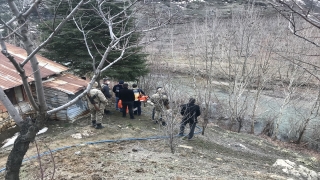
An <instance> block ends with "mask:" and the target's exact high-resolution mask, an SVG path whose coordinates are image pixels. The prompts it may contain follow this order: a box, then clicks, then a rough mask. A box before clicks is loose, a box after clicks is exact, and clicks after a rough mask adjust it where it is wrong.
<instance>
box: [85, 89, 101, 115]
mask: <svg viewBox="0 0 320 180" xmlns="http://www.w3.org/2000/svg"><path fill="white" fill-rule="evenodd" d="M87 97H88V99H89V101H90V103H91V104H92V105H93V106H94V108H95V109H96V111H100V109H99V108H98V107H97V104H96V103H95V102H94V99H95V98H96V97H97V96H96V95H94V96H93V97H91V96H90V95H89V93H87Z"/></svg>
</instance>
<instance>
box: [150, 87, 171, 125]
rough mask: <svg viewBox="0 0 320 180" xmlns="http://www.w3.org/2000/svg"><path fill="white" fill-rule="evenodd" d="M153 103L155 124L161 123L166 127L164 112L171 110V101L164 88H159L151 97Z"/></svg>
mask: <svg viewBox="0 0 320 180" xmlns="http://www.w3.org/2000/svg"><path fill="white" fill-rule="evenodd" d="M151 102H152V104H153V105H154V111H155V114H154V120H155V123H158V122H159V121H161V124H162V125H163V126H165V125H166V122H165V121H164V120H163V119H162V115H163V112H164V110H167V109H169V100H168V96H167V95H166V94H165V93H164V92H163V90H162V88H160V87H159V88H157V92H156V93H155V94H153V95H152V96H151Z"/></svg>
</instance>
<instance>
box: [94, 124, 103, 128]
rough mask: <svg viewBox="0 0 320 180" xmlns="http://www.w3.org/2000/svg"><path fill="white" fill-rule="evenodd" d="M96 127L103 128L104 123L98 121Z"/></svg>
mask: <svg viewBox="0 0 320 180" xmlns="http://www.w3.org/2000/svg"><path fill="white" fill-rule="evenodd" d="M95 128H96V129H102V128H104V126H102V124H101V123H97V125H96V127H95Z"/></svg>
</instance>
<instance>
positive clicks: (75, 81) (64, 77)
mask: <svg viewBox="0 0 320 180" xmlns="http://www.w3.org/2000/svg"><path fill="white" fill-rule="evenodd" d="M88 83H89V81H86V80H83V79H81V78H79V77H77V76H74V75H72V74H61V75H59V76H57V77H54V78H52V79H49V80H47V81H45V82H44V83H43V86H45V87H48V88H53V89H57V90H60V91H62V92H65V93H67V94H72V95H74V94H75V93H77V92H79V91H80V90H82V89H85V88H86V86H87V85H88Z"/></svg>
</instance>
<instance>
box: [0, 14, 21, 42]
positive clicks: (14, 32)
mask: <svg viewBox="0 0 320 180" xmlns="http://www.w3.org/2000/svg"><path fill="white" fill-rule="evenodd" d="M0 22H1V23H3V25H4V26H5V27H7V28H8V29H9V30H10V31H12V33H11V34H9V35H8V36H7V37H9V36H11V35H12V34H16V35H17V36H18V37H19V38H22V35H21V34H19V33H18V32H17V30H19V29H20V27H21V26H20V27H19V28H17V29H16V30H14V29H12V28H11V27H10V26H9V25H7V24H6V23H5V22H4V21H3V20H2V19H0ZM7 37H4V39H6V38H7Z"/></svg>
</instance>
